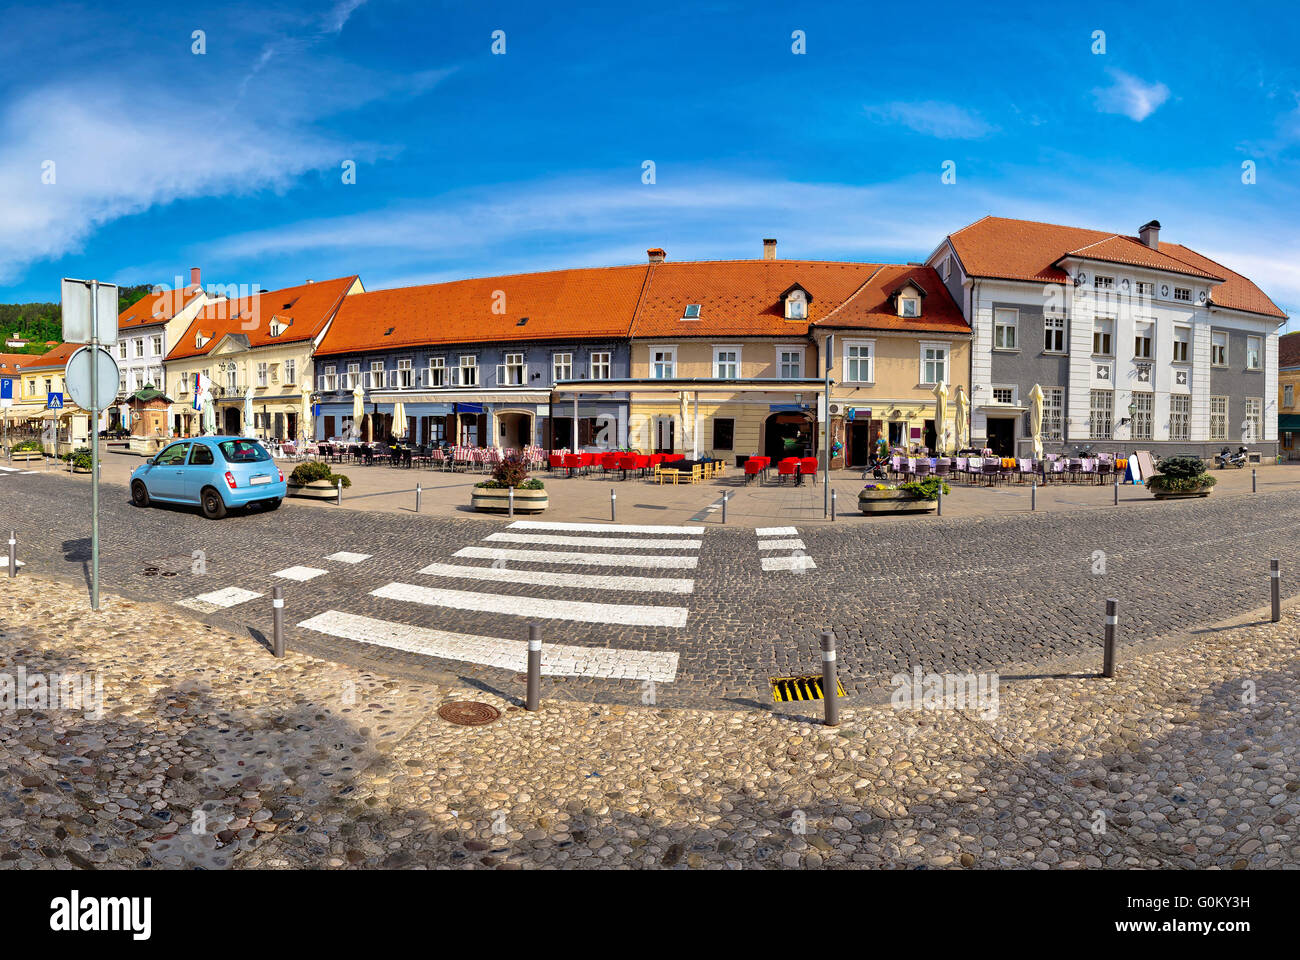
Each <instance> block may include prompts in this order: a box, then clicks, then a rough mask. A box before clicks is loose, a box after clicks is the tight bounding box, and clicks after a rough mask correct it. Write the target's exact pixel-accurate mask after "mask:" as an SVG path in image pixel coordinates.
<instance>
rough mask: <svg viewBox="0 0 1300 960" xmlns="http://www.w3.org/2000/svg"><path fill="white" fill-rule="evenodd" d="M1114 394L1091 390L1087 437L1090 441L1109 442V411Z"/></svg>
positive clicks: (1112, 404)
mask: <svg viewBox="0 0 1300 960" xmlns="http://www.w3.org/2000/svg"><path fill="white" fill-rule="evenodd" d="M1114 401H1115V394H1114V393H1113V391H1110V390H1091V391H1089V399H1088V437H1089V439H1092V440H1109V439H1110V435H1111V419H1110V416H1111V409H1112V407H1113V406H1114Z"/></svg>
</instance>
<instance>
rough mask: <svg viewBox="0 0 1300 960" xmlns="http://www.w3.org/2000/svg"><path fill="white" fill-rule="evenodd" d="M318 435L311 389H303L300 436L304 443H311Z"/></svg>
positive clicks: (299, 424) (299, 420) (299, 421)
mask: <svg viewBox="0 0 1300 960" xmlns="http://www.w3.org/2000/svg"><path fill="white" fill-rule="evenodd" d="M315 433H316V418H315V417H314V416H312V412H311V389H310V388H309V387H305V386H304V387H303V388H302V416H300V417H299V418H298V435H299V436H300V437H302V442H303V443H309V442H310V441H311V439H312V437H313V436H314V435H315Z"/></svg>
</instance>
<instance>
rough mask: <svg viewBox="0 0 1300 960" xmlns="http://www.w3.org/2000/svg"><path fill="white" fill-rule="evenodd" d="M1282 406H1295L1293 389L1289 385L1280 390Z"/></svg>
mask: <svg viewBox="0 0 1300 960" xmlns="http://www.w3.org/2000/svg"><path fill="white" fill-rule="evenodd" d="M1282 406H1284V407H1294V406H1295V387H1294V386H1292V385H1291V384H1289V383H1288V384H1287V385H1286V386H1284V387H1283V388H1282Z"/></svg>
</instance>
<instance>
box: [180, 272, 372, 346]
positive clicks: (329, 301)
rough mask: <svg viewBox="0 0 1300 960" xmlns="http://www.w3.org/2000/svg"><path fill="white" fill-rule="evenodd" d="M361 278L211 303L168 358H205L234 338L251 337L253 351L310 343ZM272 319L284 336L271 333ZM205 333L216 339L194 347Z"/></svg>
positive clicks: (309, 284) (269, 291)
mask: <svg viewBox="0 0 1300 960" xmlns="http://www.w3.org/2000/svg"><path fill="white" fill-rule="evenodd" d="M357 279H358V278H357V277H356V275H353V276H350V277H339V278H338V279H336V280H322V281H320V282H319V283H306V284H302V285H301V286H297V287H285V288H284V289H282V290H268V291H264V292H262V293H259V294H257V295H256V296H250V297H243V298H239V299H235V300H218V301H217V302H215V303H210V304H208V305H207V306H205V307H204V308H203V309H202V310H200V311H199V313H198V316H196V317H195V318H194V320H193V321H192V322H191V323H190V325H189V326H188V327H187V328H186V330H185V333H183V334H182V335H181V337H180V339H179V340H178V341H177V343H176V345H175V346H174V347H172V349H171V352H170V353H168V354H167V359H168V360H184V359H187V358H190V357H201V356H205V355H206V354H207V353H208V351H210V350H211V349H212V348H213V347H215V346H216V345H217V344H218V343H219V342H220V341H221V339H222V337H225V336H226V335H228V334H239V335H242V336H245V337H247V338H248V343H249V346H250V347H265V346H270V345H271V344H276V343H296V342H299V341H302V340H310V339H312V338H313V337H315V336H316V335H317V334H319V333H320V332H321V329H322V328H323V327H324V326H325V324H326V323H328V322H329V320H330V318H331V317H333V316H334V314H335V312H336V311H337V310H338V308H339V304H340V303H341V302H342V301H343V300H344V298H345V297H346V295H347V292H348V290H349V289H351V287H352V285H353V284H354V283H356V282H357ZM358 296H359V294H358ZM272 318H276V319H278V320H279V321H280V322H281V323H282V324H283V325H284V330H283V332H282V333H281V334H280V335H279V336H278V337H273V336H271V333H270V327H271V319H272ZM199 331H202V332H203V335H204V336H205V337H209V338H210V339H209V340H207V341H206V342H205V343H204V344H203V346H202V347H196V346H195V345H194V337H195V334H196V333H198V332H199Z"/></svg>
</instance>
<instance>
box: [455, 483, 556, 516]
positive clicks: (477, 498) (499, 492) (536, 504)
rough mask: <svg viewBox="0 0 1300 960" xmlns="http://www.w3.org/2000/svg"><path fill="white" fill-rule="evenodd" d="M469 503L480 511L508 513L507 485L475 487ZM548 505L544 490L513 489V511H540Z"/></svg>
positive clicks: (508, 494)
mask: <svg viewBox="0 0 1300 960" xmlns="http://www.w3.org/2000/svg"><path fill="white" fill-rule="evenodd" d="M470 505H471V506H473V508H474V509H475V510H477V511H479V512H480V513H508V512H509V510H510V488H509V487H475V488H474V493H473V495H472V496H471V499H470ZM547 505H548V498H547V496H546V491H545V490H518V489H517V490H515V513H541V512H542V511H543V510H545V509H546V507H547Z"/></svg>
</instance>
